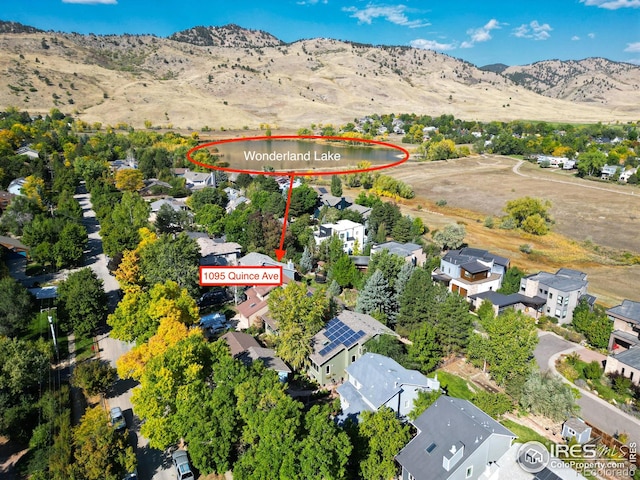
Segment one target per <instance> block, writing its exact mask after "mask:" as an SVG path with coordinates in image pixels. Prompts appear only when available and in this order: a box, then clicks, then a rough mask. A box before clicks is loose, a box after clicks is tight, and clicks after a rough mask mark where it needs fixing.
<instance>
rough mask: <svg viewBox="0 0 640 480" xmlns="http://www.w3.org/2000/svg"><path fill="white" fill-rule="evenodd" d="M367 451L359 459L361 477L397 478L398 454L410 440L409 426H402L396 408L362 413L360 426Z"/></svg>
mask: <svg viewBox="0 0 640 480" xmlns="http://www.w3.org/2000/svg"><path fill="white" fill-rule="evenodd" d="M359 432H360V436H361V438H362V439H363V440H364V442H365V447H364V449H363V450H364V451H365V452H366V454H365V455H364V456H363V458H362V459H361V461H360V462H359V466H360V475H361V476H362V478H366V479H371V480H374V479H375V480H389V479H391V478H395V476H396V475H397V470H398V467H397V465H396V463H395V461H394V458H395V455H396V454H397V453H398V452H399V451H400V450H401V449H402V448H403V447H404V446H405V445H406V444H407V442H409V439H410V438H411V434H410V433H409V426H408V425H402V423H400V421H399V420H398V419H397V418H396V416H395V414H394V412H393V410H391V409H390V408H387V407H382V408H380V409H379V410H378V411H377V412H375V413H374V412H368V411H365V412H362V422H361V423H360V426H359Z"/></svg>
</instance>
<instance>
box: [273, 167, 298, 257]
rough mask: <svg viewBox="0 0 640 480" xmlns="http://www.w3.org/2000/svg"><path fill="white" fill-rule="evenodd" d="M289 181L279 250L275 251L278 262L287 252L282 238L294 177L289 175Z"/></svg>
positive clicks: (284, 231) (285, 227)
mask: <svg viewBox="0 0 640 480" xmlns="http://www.w3.org/2000/svg"><path fill="white" fill-rule="evenodd" d="M290 177H291V180H290V181H289V193H288V194H287V206H286V208H285V209H284V222H282V235H281V236H280V248H277V249H276V258H277V259H278V261H280V260H282V257H284V254H285V253H287V251H286V250H285V249H284V236H285V234H286V233H287V220H288V219H289V207H290V206H291V191H292V190H293V179H294V178H295V175H291V176H290Z"/></svg>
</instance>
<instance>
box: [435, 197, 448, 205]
mask: <svg viewBox="0 0 640 480" xmlns="http://www.w3.org/2000/svg"><path fill="white" fill-rule="evenodd" d="M436 205H437V206H438V207H444V206H446V205H447V201H446V200H445V199H443V198H442V199H440V200H438V201H437V202H436Z"/></svg>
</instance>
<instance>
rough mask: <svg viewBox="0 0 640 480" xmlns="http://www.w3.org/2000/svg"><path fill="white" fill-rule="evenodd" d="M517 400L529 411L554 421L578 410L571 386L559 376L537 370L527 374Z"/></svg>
mask: <svg viewBox="0 0 640 480" xmlns="http://www.w3.org/2000/svg"><path fill="white" fill-rule="evenodd" d="M519 402H520V405H521V406H522V408H524V409H526V410H528V411H530V412H531V413H533V414H535V415H543V416H545V417H547V418H550V419H551V420H554V421H560V420H563V419H566V418H568V417H570V416H572V415H575V414H576V413H577V411H578V407H577V405H576V403H575V399H574V397H573V393H572V392H571V388H570V387H569V386H568V385H566V384H565V383H564V382H563V381H562V380H560V379H559V378H557V377H555V376H553V375H548V374H542V373H540V372H538V371H533V372H531V373H530V374H529V376H528V378H527V381H526V382H525V383H524V386H523V388H522V393H521V395H520V399H519Z"/></svg>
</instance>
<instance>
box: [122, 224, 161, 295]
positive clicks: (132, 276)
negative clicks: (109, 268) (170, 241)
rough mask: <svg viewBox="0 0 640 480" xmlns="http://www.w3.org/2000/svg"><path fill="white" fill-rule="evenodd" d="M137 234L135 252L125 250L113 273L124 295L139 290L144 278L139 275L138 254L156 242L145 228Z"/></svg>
mask: <svg viewBox="0 0 640 480" xmlns="http://www.w3.org/2000/svg"><path fill="white" fill-rule="evenodd" d="M139 232H140V243H138V246H137V247H136V249H135V250H125V252H124V254H123V256H122V261H121V262H120V265H119V266H118V269H117V270H116V272H115V277H116V280H118V283H120V288H121V289H122V291H123V292H125V293H127V292H128V291H131V290H134V289H139V288H141V286H142V284H143V282H144V277H143V276H142V274H141V273H140V265H139V262H140V252H142V250H144V249H145V247H147V246H148V245H151V244H152V243H154V242H156V241H157V240H158V236H157V235H156V234H155V233H154V232H152V231H151V230H149V229H148V228H147V227H143V228H141V229H140V230H139Z"/></svg>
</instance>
